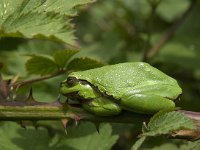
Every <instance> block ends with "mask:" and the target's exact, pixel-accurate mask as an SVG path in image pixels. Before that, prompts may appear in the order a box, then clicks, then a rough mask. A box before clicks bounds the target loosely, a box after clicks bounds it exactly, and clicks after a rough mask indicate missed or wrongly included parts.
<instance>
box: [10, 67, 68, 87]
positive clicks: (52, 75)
mask: <svg viewBox="0 0 200 150" xmlns="http://www.w3.org/2000/svg"><path fill="white" fill-rule="evenodd" d="M64 73H66V71H65V70H61V71H58V72H56V73H54V74H49V75H46V76H42V77H38V78H34V79H30V80H25V81H21V82H17V83H13V84H11V85H10V86H12V87H13V88H14V89H18V88H20V87H21V86H24V85H28V84H31V83H35V82H38V81H42V80H46V79H50V78H53V77H56V76H59V75H62V74H64Z"/></svg>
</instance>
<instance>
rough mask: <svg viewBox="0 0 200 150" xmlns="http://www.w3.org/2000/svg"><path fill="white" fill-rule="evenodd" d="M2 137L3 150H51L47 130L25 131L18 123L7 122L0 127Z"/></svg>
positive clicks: (31, 129)
mask: <svg viewBox="0 0 200 150" xmlns="http://www.w3.org/2000/svg"><path fill="white" fill-rule="evenodd" d="M0 135H1V138H0V148H1V149H2V150H25V149H35V150H36V149H37V150H42V149H49V148H48V144H49V142H50V137H49V136H48V132H47V130H44V129H41V128H39V129H38V130H35V129H34V128H33V127H28V128H27V130H24V129H22V128H21V127H20V126H19V125H18V124H16V123H12V122H6V123H3V124H2V123H1V125H0Z"/></svg>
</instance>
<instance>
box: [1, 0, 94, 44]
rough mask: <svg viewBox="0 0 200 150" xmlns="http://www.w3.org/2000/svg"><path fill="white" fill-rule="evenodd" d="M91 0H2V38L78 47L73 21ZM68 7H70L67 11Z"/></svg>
mask: <svg viewBox="0 0 200 150" xmlns="http://www.w3.org/2000/svg"><path fill="white" fill-rule="evenodd" d="M88 2H91V0H85V1H84V0H78V1H75V2H74V0H67V1H64V0H57V1H56V2H55V1H53V0H26V1H24V0H14V1H13V0H0V18H2V19H1V20H0V37H5V36H6V37H23V38H48V39H53V40H57V41H62V42H65V43H67V44H69V45H75V37H74V34H73V32H74V31H73V25H72V23H71V22H70V17H66V15H67V16H70V15H71V16H73V15H75V14H76V11H75V8H76V6H79V5H81V4H86V3H88ZM65 6H68V7H67V9H65Z"/></svg>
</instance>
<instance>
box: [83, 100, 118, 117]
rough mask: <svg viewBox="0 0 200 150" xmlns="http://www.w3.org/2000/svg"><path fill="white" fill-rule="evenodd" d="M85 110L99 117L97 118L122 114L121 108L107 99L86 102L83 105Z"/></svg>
mask: <svg viewBox="0 0 200 150" xmlns="http://www.w3.org/2000/svg"><path fill="white" fill-rule="evenodd" d="M82 106H83V108H84V109H85V110H87V111H89V112H91V113H93V114H95V115H97V116H113V115H117V114H119V113H120V112H121V107H120V106H119V105H118V104H116V103H114V102H112V101H110V100H109V99H106V98H105V97H104V98H102V97H98V98H95V99H92V100H90V101H85V102H83V103H82Z"/></svg>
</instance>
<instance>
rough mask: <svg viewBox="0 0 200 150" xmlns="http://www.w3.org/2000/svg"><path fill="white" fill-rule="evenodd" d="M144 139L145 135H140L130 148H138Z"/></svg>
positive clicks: (135, 149) (134, 149)
mask: <svg viewBox="0 0 200 150" xmlns="http://www.w3.org/2000/svg"><path fill="white" fill-rule="evenodd" d="M145 139H146V136H143V137H141V138H140V139H139V140H137V141H136V142H135V144H134V145H133V146H132V148H131V150H138V149H139V148H140V146H141V145H142V143H144V141H145Z"/></svg>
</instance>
